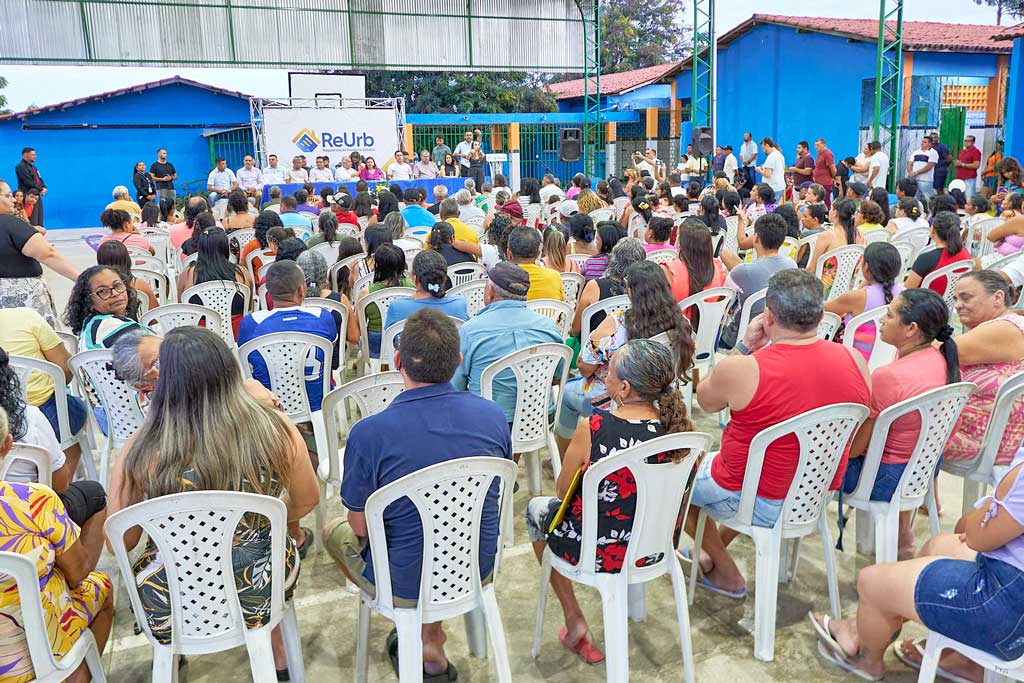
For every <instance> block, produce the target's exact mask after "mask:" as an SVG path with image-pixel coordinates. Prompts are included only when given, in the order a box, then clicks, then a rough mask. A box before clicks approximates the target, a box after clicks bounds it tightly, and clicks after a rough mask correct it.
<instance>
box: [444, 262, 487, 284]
mask: <svg viewBox="0 0 1024 683" xmlns="http://www.w3.org/2000/svg"><path fill="white" fill-rule="evenodd" d="M448 279H449V280H451V281H452V287H457V286H459V285H461V284H463V283H465V282H472V281H473V280H486V279H487V267H486V266H484V264H482V263H473V262H469V261H467V262H466V263H456V264H455V265H453V266H448Z"/></svg>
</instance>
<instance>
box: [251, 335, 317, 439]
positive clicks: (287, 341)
mask: <svg viewBox="0 0 1024 683" xmlns="http://www.w3.org/2000/svg"><path fill="white" fill-rule="evenodd" d="M318 351H319V352H320V353H321V354H322V356H323V360H320V359H318V358H317V352H318ZM333 352H334V344H332V343H331V342H329V341H327V340H326V339H324V338H323V337H320V336H318V335H315V334H308V333H306V332H274V333H272V334H266V335H263V336H262V337H256V338H255V339H252V340H250V341H247V342H246V343H244V344H242V345H241V346H240V347H238V358H239V360H240V361H241V366H242V374H243V375H244V376H245V377H246V378H247V379H248V378H251V377H252V365H251V361H250V354H257V355H259V356H261V357H262V358H263V362H264V363H265V364H266V366H267V374H268V375H269V377H270V386H269V387H267V388H268V389H270V391H272V392H274V394H276V395H277V397H278V399H280V401H281V411H282V412H284V414H285V415H287V416H288V418H289V419H290V420H291V421H292V422H295V423H299V422H309V421H311V420H312V419H313V410H312V408H311V407H310V404H309V393H308V392H307V390H306V379H307V377H309V378H310V379H314V378H315V376H316V375H319V376H320V380H319V381H320V382H321V384H322V386H321V391H322V393H321V394H320V395H321V396H325V395H327V392H328V391H330V390H331V357H332V354H333Z"/></svg>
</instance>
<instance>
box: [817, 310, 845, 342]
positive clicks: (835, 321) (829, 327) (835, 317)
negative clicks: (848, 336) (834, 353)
mask: <svg viewBox="0 0 1024 683" xmlns="http://www.w3.org/2000/svg"><path fill="white" fill-rule="evenodd" d="M842 323H843V319H842V318H840V317H839V314H838V313H830V312H828V311H825V312H824V313H823V314H822V316H821V322H820V323H818V339H824V340H825V341H832V339H833V338H835V336H836V332H838V331H839V326H840V325H842Z"/></svg>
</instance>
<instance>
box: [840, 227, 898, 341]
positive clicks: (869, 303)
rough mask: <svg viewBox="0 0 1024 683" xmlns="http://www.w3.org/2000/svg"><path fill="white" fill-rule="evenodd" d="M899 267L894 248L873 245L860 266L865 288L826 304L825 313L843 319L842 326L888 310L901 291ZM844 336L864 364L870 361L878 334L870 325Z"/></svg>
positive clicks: (882, 244) (874, 243)
mask: <svg viewBox="0 0 1024 683" xmlns="http://www.w3.org/2000/svg"><path fill="white" fill-rule="evenodd" d="M902 267H903V261H902V260H901V259H900V253H899V252H898V251H897V250H896V247H894V246H892V245H891V244H889V243H888V242H872V243H871V244H869V245H868V248H867V249H865V250H864V259H863V261H862V262H861V266H860V270H861V273H862V275H863V277H864V286H863V287H860V288H859V289H851V290H850V291H848V292H846V293H845V294H842V295H841V296H838V297H836V298H835V299H833V300H832V301H828V302H826V303H825V310H826V311H829V312H830V313H835V314H837V315H840V316H842V317H843V324H844V325H848V324H849V322H850V320H851V319H852V318H853V317H854V316H855V315H860V314H861V313H863V312H865V311H870V310H873V309H875V308H878V307H879V306H888V305H889V304H890V303H892V300H893V298H894V297H895V296H896V295H897V294H899V293H900V292H902V291H903V285H901V284H899V283H898V282H896V279H897V278H898V277H899V276H900V271H901V270H902ZM844 334H852V335H853V348H855V349H857V350H858V351H860V352H861V353H862V354H863V355H864V359H865V360H867V359H868V358H870V357H871V349H872V348H874V346H875V338H876V337H877V334H878V330H877V328H876V327H875V325H874V324H873V323H865V324H863V325H860V326H859V327H858V328H857V329H856V330H850V329H846V330H845V332H844Z"/></svg>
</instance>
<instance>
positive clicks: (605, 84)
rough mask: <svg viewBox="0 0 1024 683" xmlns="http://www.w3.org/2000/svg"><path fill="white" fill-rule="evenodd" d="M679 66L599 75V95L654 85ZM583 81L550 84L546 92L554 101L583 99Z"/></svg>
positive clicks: (660, 65)
mask: <svg viewBox="0 0 1024 683" xmlns="http://www.w3.org/2000/svg"><path fill="white" fill-rule="evenodd" d="M679 64H681V62H668V63H666V64H657V65H655V66H648V67H645V68H643V69H634V70H633V71H620V72H619V73H613V74H601V94H602V95H619V94H621V93H625V92H629V91H630V90H633V89H635V88H639V87H640V86H643V85H647V84H649V83H655V82H657V81H658V79H660V78H662V77H663V76H665V74H667V73H668V72H669V71H671V70H672V69H674V68H676V67H677V66H679ZM583 80H584V79H582V78H579V79H576V80H575V81H563V82H561V83H552V84H551V85H549V86H547V91H548V92H550V93H551V94H552V95H554V96H555V99H558V100H567V99H572V98H574V97H583ZM591 85H593V79H591Z"/></svg>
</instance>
